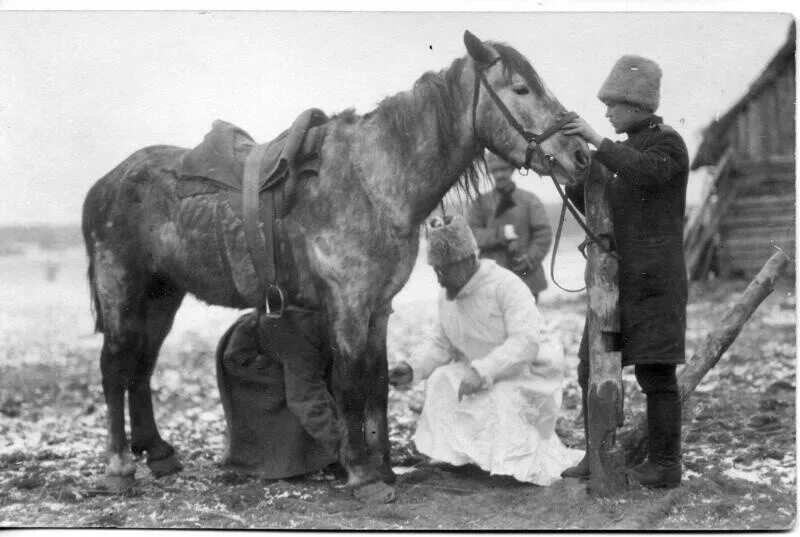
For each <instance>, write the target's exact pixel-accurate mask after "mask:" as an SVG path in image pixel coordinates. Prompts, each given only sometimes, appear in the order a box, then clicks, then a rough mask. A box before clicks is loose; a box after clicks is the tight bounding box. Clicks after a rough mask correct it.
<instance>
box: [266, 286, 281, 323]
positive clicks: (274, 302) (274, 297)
mask: <svg viewBox="0 0 800 537" xmlns="http://www.w3.org/2000/svg"><path fill="white" fill-rule="evenodd" d="M264 306H265V310H264V315H266V316H267V317H269V318H270V319H280V318H281V316H283V306H284V300H283V291H281V288H280V287H278V286H277V285H270V286H269V287H268V288H267V296H266V297H265V299H264Z"/></svg>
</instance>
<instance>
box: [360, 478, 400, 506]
mask: <svg viewBox="0 0 800 537" xmlns="http://www.w3.org/2000/svg"><path fill="white" fill-rule="evenodd" d="M353 496H354V497H355V498H356V499H357V500H360V501H362V502H364V503H369V504H378V503H390V502H393V501H394V500H395V499H396V498H397V492H396V491H395V489H394V487H392V486H390V485H387V484H386V483H384V482H383V481H375V482H374V483H369V484H366V485H362V486H360V487H358V488H356V489H354V490H353Z"/></svg>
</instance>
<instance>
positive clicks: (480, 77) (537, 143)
mask: <svg viewBox="0 0 800 537" xmlns="http://www.w3.org/2000/svg"><path fill="white" fill-rule="evenodd" d="M498 61H500V56H498V57H496V58H495V59H494V60H492V61H491V62H489V63H487V64H484V65H483V66H482V67H480V68H479V67H478V64H477V63H476V64H475V89H474V91H473V94H472V133H473V135H474V136H475V138H476V139H480V138H479V136H478V132H477V130H476V129H475V126H476V125H477V123H476V120H475V118H476V115H477V110H478V99H479V97H480V89H481V85H483V87H484V88H485V89H486V93H488V94H489V97H491V98H492V101H494V104H495V106H497V108H498V109H499V110H500V112H501V113H502V114H503V116H504V117H505V118H506V121H507V122H508V124H509V125H511V127H512V128H513V129H514V130H515V131H517V133H519V134H520V136H522V137H523V138H524V139H525V141H526V142H528V147H527V148H526V149H525V163H524V167H525V168H526V169H532V165H531V163H532V159H533V155H534V154H536V155H537V156H538V157H539V161H540V163H542V164H544V163H547V171H546V172H545V173H544V174H545V175H549V176H550V178H551V179H552V180H553V184H555V185H556V189H557V190H558V194H559V196H561V200H562V204H561V215H560V216H559V220H558V229H557V231H556V237H555V244H554V246H553V255H552V256H551V258H550V278H551V279H552V280H553V283H554V284H555V285H556V287H558V288H559V289H561V290H562V291H567V292H569V293H578V292H580V291H583V290H584V289H586V287H582V288H581V289H566V288H564V287H562V286H561V285H559V284H558V282H557V281H556V279H555V274H554V268H555V259H556V252H557V251H558V243H559V242H560V238H561V232H562V230H563V227H564V216H565V213H566V210H567V209H569V212H570V213H571V214H572V216H573V217H575V220H576V221H577V222H578V225H580V227H581V229H583V231H584V232H585V233H586V235H587V239H586V240H585V241H583V243H581V245H580V246H578V249H579V250H580V251H581V254H583V255H584V257H586V254H585V248H586V245H588V244H590V243H595V244H597V245H598V246H599V247H600V249H601V250H603V251H604V252H605V253H607V254H609V255H611V256H612V257H614V258H615V259H617V261H619V255H618V254H617V253H616V252H614V251H613V250H612V249H610V248H608V247H606V246H605V244H604V243H603V241H602V240H600V238H599V237H598V236H597V235H595V234H594V233H593V232H592V231H591V230H590V229H589V226H587V225H586V222H585V221H584V220H583V218H582V217H581V215H580V213H578V210H577V209H576V208H575V206H574V205H573V204H572V202H571V201H570V200H569V198H568V197H567V195H566V193H565V192H564V190H563V189H562V188H561V185H560V184H559V182H558V180H556V174H555V167H556V165H558V166H559V167H562V168H563V166H561V165H560V164H559V162H558V160H556V158H555V157H554V156H553V155H551V154H550V153H546V152H545V151H544V149H542V145H541V143H542V142H543V141H545V140H547V139H548V138H550V137H551V136H552V135H554V134H555V133H557V132H558V131H559V130H561V128H562V127H563V126H564V125H566V124H567V123H569V122H570V121H572V120H573V119H575V118H577V117H578V114H577V113H575V112H566V113H563V114H561V115H559V117H558V119H557V120H556V122H555V123H553V124H552V125H550V126H549V127H548V128H546V129H545V130H544V131H542V132H541V133H540V134H536V133H534V132H531V131H529V130H527V129H525V127H523V126H522V125H521V124H520V123H519V121H517V119H516V118H515V117H514V115H513V114H512V113H511V111H510V110H509V109H508V108H507V107H506V105H505V103H503V101H502V100H501V99H500V96H499V95H497V92H495V91H494V89H492V87H491V86H490V85H489V81H488V80H487V79H486V70H487V69H489V68H490V67H492V66H493V65H494V64H496V63H497V62H498Z"/></svg>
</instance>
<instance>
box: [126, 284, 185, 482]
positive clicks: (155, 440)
mask: <svg viewBox="0 0 800 537" xmlns="http://www.w3.org/2000/svg"><path fill="white" fill-rule="evenodd" d="M183 297H184V293H183V291H180V290H179V289H178V288H177V287H176V286H174V285H172V284H170V283H169V282H166V281H164V280H162V279H160V278H155V277H154V278H152V279H151V282H150V284H149V285H148V287H147V291H146V295H145V298H144V336H145V345H144V348H143V352H142V354H141V355H140V357H139V360H138V362H137V363H136V369H135V370H134V372H133V375H132V377H131V379H130V382H129V384H128V407H129V408H128V409H129V412H130V417H131V450H132V451H133V453H134V454H135V455H141V454H142V453H143V452H147V466H148V467H149V468H150V471H151V472H152V473H153V475H154V476H155V477H162V476H165V475H169V474H173V473H175V472H178V471H180V470H181V469H182V468H183V467H182V466H181V463H180V461H179V460H178V458H177V457H176V456H175V449H174V448H173V447H172V446H171V445H170V444H168V443H167V442H165V441H164V440H163V439H162V438H161V435H160V434H159V432H158V428H157V427H156V422H155V416H154V414H153V398H152V394H151V392H150V377H151V376H152V374H153V369H154V368H155V365H156V361H157V360H158V352H159V350H160V349H161V344H162V343H163V342H164V338H166V336H167V334H168V333H169V331H170V329H171V328H172V322H173V320H174V319H175V313H176V312H177V311H178V308H179V307H180V305H181V301H182V300H183Z"/></svg>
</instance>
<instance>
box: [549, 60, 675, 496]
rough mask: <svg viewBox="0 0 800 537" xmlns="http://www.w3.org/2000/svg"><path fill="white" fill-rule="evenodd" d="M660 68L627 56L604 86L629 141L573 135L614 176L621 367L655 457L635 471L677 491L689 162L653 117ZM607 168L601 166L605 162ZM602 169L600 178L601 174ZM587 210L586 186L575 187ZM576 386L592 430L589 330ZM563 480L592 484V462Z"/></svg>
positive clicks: (583, 132) (579, 127) (583, 129)
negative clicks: (632, 378)
mask: <svg viewBox="0 0 800 537" xmlns="http://www.w3.org/2000/svg"><path fill="white" fill-rule="evenodd" d="M660 80H661V69H660V68H659V67H658V65H657V64H656V63H655V62H653V61H651V60H648V59H646V58H642V57H639V56H623V57H622V58H620V60H619V61H617V63H616V64H615V65H614V67H613V69H612V70H611V74H610V75H609V77H608V79H607V80H606V81H605V83H604V84H603V86H602V87H601V88H600V91H599V93H598V98H599V99H600V100H601V101H602V102H603V103H605V104H606V106H607V111H606V117H607V118H608V119H609V121H610V122H611V124H612V125H613V126H614V128H615V130H616V132H617V133H619V134H622V133H624V134H627V136H628V138H627V139H626V140H625V141H622V142H612V141H611V140H609V139H608V138H603V137H602V136H600V135H599V134H597V132H596V131H595V130H594V129H593V128H592V127H591V126H590V125H589V124H588V123H586V121H584V120H583V119H581V118H577V119H575V120H574V121H572V122H570V123H569V124H567V125H566V126H565V127H564V130H563V132H564V133H565V134H572V135H577V136H580V137H582V138H583V139H584V140H586V141H587V142H589V143H591V144H592V145H594V146H595V147H596V148H597V150H596V151H595V152H594V155H593V157H594V158H593V166H598V165H602V166H604V167H605V168H607V170H608V172H610V173H611V174H613V177H612V179H611V181H610V182H609V186H608V199H609V204H610V208H611V218H612V223H613V226H614V238H615V242H616V248H617V252H618V254H619V256H620V262H619V305H620V326H621V332H622V334H621V336H622V337H621V340H622V341H621V343H622V365H623V366H627V365H634V366H635V374H636V379H637V381H638V382H639V385H640V386H641V388H642V391H643V392H644V393H645V394H646V395H647V424H648V433H649V456H648V459H647V460H646V461H645V462H644V463H642V464H640V465H638V466H635V467H634V468H631V469H629V470H628V475H629V476H630V477H632V478H633V479H634V480H636V481H638V482H639V483H641V484H642V485H645V486H651V487H674V486H678V485H679V484H680V480H681V446H680V439H681V402H680V396H679V393H678V383H677V379H676V375H675V368H676V365H677V364H682V363H684V361H685V356H684V351H685V332H686V301H687V279H686V265H685V261H684V255H683V220H684V212H685V205H686V182H687V179H688V173H689V156H688V152H687V150H686V145H685V144H684V142H683V139H682V138H681V136H680V135H679V134H678V133H677V132H675V130H674V129H673V128H671V127H669V126H667V125H664V123H663V122H662V119H661V118H660V117H659V116H656V115H655V111H656V109H657V108H658V104H659V89H660ZM598 163H599V164H598ZM601 171H602V170H598V172H601ZM568 194H569V195H570V197H571V199H572V200H573V201H574V202H575V203H576V205H577V206H578V207H579V208H580V209H581V210H583V185H576V186H574V187H571V188H568ZM578 354H579V358H580V364H579V366H578V382H579V384H580V386H581V389H582V390H583V415H584V425H586V420H587V416H588V412H587V407H586V394H587V390H588V381H589V353H588V346H587V332H586V329H585V328H584V334H583V339H582V340H581V346H580V350H579V353H578ZM562 475H564V476H565V477H582V478H585V477H588V476H589V461H588V459H587V458H586V457H584V460H582V461H581V462H580V463H579V464H578V465H577V466H574V467H571V468H568V469H567V470H565V471H564V473H563V474H562Z"/></svg>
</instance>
